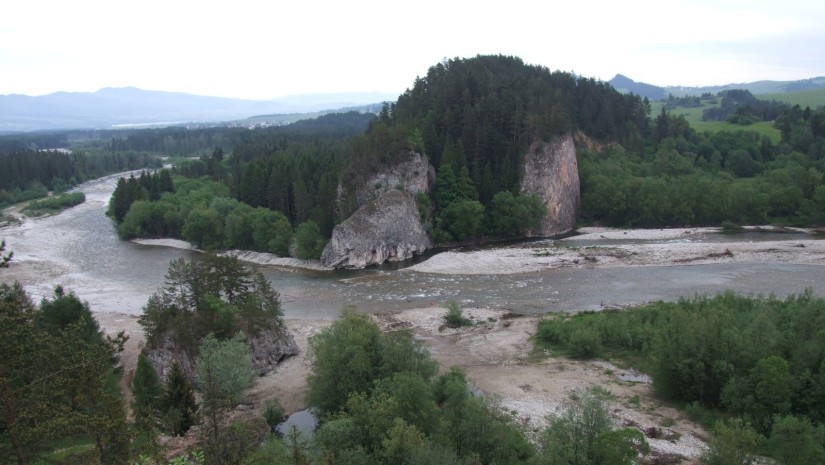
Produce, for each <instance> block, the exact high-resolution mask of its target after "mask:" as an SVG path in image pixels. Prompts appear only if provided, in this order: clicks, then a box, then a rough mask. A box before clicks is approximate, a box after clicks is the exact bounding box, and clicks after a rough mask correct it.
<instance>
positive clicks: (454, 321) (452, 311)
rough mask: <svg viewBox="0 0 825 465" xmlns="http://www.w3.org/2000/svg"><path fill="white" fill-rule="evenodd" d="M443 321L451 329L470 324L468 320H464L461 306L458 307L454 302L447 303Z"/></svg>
mask: <svg viewBox="0 0 825 465" xmlns="http://www.w3.org/2000/svg"><path fill="white" fill-rule="evenodd" d="M444 321H446V322H447V325H448V326H450V327H453V328H458V327H461V326H469V325H471V324H472V322H471V321H470V320H468V319H467V318H464V312H462V311H461V306H459V305H458V302H456V301H455V300H450V301H448V302H447V314H446V315H444Z"/></svg>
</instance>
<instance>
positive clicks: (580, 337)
mask: <svg viewBox="0 0 825 465" xmlns="http://www.w3.org/2000/svg"><path fill="white" fill-rule="evenodd" d="M601 352H602V340H601V337H600V336H599V333H598V332H597V331H596V330H595V329H592V328H578V329H576V330H575V331H573V333H571V334H570V355H571V356H572V357H574V358H594V357H598V356H599V355H600V354H601Z"/></svg>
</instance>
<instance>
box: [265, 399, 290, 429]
mask: <svg viewBox="0 0 825 465" xmlns="http://www.w3.org/2000/svg"><path fill="white" fill-rule="evenodd" d="M263 417H264V421H266V424H267V426H269V429H270V430H271V431H275V428H276V427H277V426H278V425H280V424H281V423H283V422H284V420H285V419H286V415H285V414H284V407H283V406H282V405H281V403H280V402H278V399H269V400H267V401H266V403H265V404H264V413H263Z"/></svg>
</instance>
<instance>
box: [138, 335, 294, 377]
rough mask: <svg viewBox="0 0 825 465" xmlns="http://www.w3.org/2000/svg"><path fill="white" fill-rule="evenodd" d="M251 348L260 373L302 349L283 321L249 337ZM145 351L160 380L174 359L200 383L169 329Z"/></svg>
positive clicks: (254, 365) (188, 355)
mask: <svg viewBox="0 0 825 465" xmlns="http://www.w3.org/2000/svg"><path fill="white" fill-rule="evenodd" d="M248 342H249V346H250V348H251V350H252V368H253V369H254V370H255V373H256V374H258V375H261V376H263V375H265V374H267V373H270V372H271V371H273V370H275V367H276V366H277V365H278V363H280V362H282V361H283V360H284V359H286V358H288V357H291V356H293V355H298V353H299V352H300V349H299V348H298V344H296V343H295V339H294V338H293V337H292V334H291V333H290V332H289V330H288V329H287V328H286V325H284V324H280V325H279V326H278V327H277V328H275V329H273V330H271V331H262V332H261V333H260V334H259V335H258V336H257V337H255V338H252V339H249V341H248ZM144 353H145V354H146V357H147V358H148V359H149V361H150V362H151V363H152V366H153V367H154V368H155V371H157V372H158V376H160V379H161V380H165V379H166V376H167V375H168V374H169V370H170V368H171V367H172V365H173V364H174V362H175V361H177V362H178V364H180V366H181V368H182V369H183V372H184V373H186V377H187V378H189V380H190V381H192V383H193V384H195V385H197V380H198V370H197V367H196V365H195V360H194V358H193V357H192V355H191V354H190V353H189V352H188V351H186V350H184V349H183V348H182V347H180V346H179V345H178V344H177V343H176V342H175V340H174V337H172V333H171V332H168V333H166V334H165V335H164V336H163V337H162V338H161V340H160V342H159V343H157V344H154V345H153V346H152V347H147V348H145V349H144Z"/></svg>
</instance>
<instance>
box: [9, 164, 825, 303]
mask: <svg viewBox="0 0 825 465" xmlns="http://www.w3.org/2000/svg"><path fill="white" fill-rule="evenodd" d="M116 180H117V177H110V178H104V179H102V180H97V181H92V182H90V183H87V184H84V185H83V186H80V188H79V190H81V191H83V192H84V193H85V194H86V197H87V202H86V203H85V204H83V205H80V206H78V207H75V208H72V209H70V210H67V211H65V212H63V213H61V214H59V215H56V216H52V217H48V218H41V219H36V220H29V221H26V222H25V223H24V224H23V225H20V226H11V227H6V228H3V229H0V237H2V238H5V239H6V242H7V245H8V250H13V251H14V253H15V260H16V261H19V262H20V263H25V264H26V265H25V266H22V265H21V266H20V267H12V268H10V269H8V270H4V271H2V272H0V280H2V281H6V282H8V281H13V280H15V279H18V280H21V281H22V282H23V283H24V285H25V286H26V288H27V290H28V291H29V292H30V293H31V294H32V295H33V296H34V298H35V300H38V299H39V298H41V297H43V296H46V295H49V294H50V293H51V290H52V289H53V287H54V286H55V285H57V284H63V285H64V286H65V287H66V288H68V289H69V290H72V291H74V292H75V293H77V294H78V296H80V297H81V298H82V299H84V300H86V301H88V302H89V304H90V305H91V307H92V310H94V311H107V312H124V313H131V314H139V313H140V312H141V308H142V306H143V305H144V303H145V302H146V299H147V298H148V297H149V295H151V294H152V293H153V292H155V291H156V290H157V289H158V288H159V287H160V286H161V285H162V283H163V280H164V275H165V273H166V268H167V266H168V263H169V261H171V260H174V259H177V258H179V257H186V258H194V259H197V257H198V253H196V252H191V251H187V250H178V249H173V248H168V247H159V246H145V245H138V244H133V243H130V242H124V241H121V240H119V239H118V238H117V235H116V233H115V230H114V227H113V225H112V222H111V221H110V220H109V218H107V217H106V216H105V211H106V206H107V204H108V199H109V197H110V196H111V192H112V190H113V189H114V186H115V182H116ZM776 236H778V237H776ZM792 236H793V235H788V234H770V233H748V234H743V235H736V236H720V235H713V234H710V235H705V236H701V237H699V236H691V237H690V238H685V239H684V240H693V241H695V240H702V241H714V240H717V238H719V237H721V238H722V240H725V241H731V240H741V241H756V240H776V239H789V240H790V239H798V237H792ZM675 240H682V239H675ZM669 241H671V242H672V241H674V239H670V240H669ZM580 242H581V244H579V243H577V241H576V239H575V237H572V238H568V239H565V240H564V241H563V243H562V244H559V243H558V242H550V241H545V242H533V243H531V244H534V245H535V246H545V247H546V246H547V244H551V243H552V244H555V245H556V246H566V247H576V246H592V245H610V244H627V243H645V242H648V243H649V242H651V241H649V240H635V241H607V240H605V241H604V242H602V241H592V240H590V241H580ZM585 242H586V243H585ZM658 242H668V240H664V241H658ZM534 245H529V246H534ZM502 246H503V247H513V246H518V245H513V244H507V245H502ZM525 246H528V245H525ZM253 267H254V268H256V269H257V270H259V271H261V272H262V273H263V274H264V275H265V276H267V278H269V280H270V281H271V282H272V285H273V287H274V289H276V290H277V291H279V292H280V293H281V300H282V305H283V309H284V313H285V315H286V316H287V317H304V316H311V317H315V318H318V317H320V318H334V317H336V316H337V315H339V314H340V312H341V309H342V308H344V307H345V306H347V305H352V306H355V307H357V308H359V309H361V310H363V311H367V312H379V311H393V310H402V309H407V308H420V307H427V306H435V305H442V304H443V303H444V302H445V301H447V300H449V299H456V300H458V301H459V302H461V303H462V304H463V305H465V306H471V305H475V306H490V307H503V308H508V309H511V310H513V311H515V312H520V313H544V312H547V311H551V310H553V311H576V310H588V309H599V308H601V307H603V306H612V305H627V304H635V303H641V302H647V301H652V300H659V299H664V300H673V299H677V298H679V297H682V296H693V295H694V294H697V293H698V294H705V293H710V294H713V293H716V292H719V291H722V290H725V289H733V290H735V291H738V292H742V293H746V294H769V293H773V294H776V295H779V296H785V295H787V294H791V293H800V292H802V291H804V290H805V289H806V288H812V289H813V290H814V292H815V293H817V294H819V295H825V267H822V266H816V265H791V264H785V263H725V264H713V265H678V266H661V267H659V266H651V267H627V268H560V269H552V270H544V271H537V272H532V273H522V274H510V275H458V274H457V275H444V274H431V273H420V272H415V271H411V270H409V269H398V266H394V267H386V268H373V269H368V270H360V271H311V270H302V269H293V268H283V267H276V266H253ZM16 270H17V271H16ZM15 273H17V274H15Z"/></svg>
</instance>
